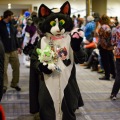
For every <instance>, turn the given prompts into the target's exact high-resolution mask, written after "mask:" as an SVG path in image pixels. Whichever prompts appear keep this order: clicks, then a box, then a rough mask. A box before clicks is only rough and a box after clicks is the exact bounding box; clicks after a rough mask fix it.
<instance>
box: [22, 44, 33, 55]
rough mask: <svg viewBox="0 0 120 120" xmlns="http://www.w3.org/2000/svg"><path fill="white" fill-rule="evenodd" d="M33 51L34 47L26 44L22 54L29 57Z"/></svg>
mask: <svg viewBox="0 0 120 120" xmlns="http://www.w3.org/2000/svg"><path fill="white" fill-rule="evenodd" d="M33 49H34V45H32V44H31V43H28V44H27V45H26V46H25V47H24V49H23V53H24V54H25V55H29V54H30V51H31V50H33Z"/></svg>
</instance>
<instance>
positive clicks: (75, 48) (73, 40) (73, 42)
mask: <svg viewBox="0 0 120 120" xmlns="http://www.w3.org/2000/svg"><path fill="white" fill-rule="evenodd" d="M76 34H77V33H76ZM82 41H83V38H82V37H79V38H73V37H72V36H71V47H72V49H73V51H75V52H77V51H79V50H80V45H81V43H82Z"/></svg>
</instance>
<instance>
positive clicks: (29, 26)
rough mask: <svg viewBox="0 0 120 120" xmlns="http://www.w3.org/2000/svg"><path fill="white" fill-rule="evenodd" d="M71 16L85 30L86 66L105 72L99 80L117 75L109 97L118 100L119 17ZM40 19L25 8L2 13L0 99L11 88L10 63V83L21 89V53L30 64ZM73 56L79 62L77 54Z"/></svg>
mask: <svg viewBox="0 0 120 120" xmlns="http://www.w3.org/2000/svg"><path fill="white" fill-rule="evenodd" d="M72 20H73V25H74V28H80V29H81V30H82V31H83V32H84V36H85V37H84V40H83V42H82V44H81V46H82V48H83V50H84V52H85V53H86V58H85V62H84V64H83V65H84V66H85V69H91V71H97V72H98V73H103V74H104V76H103V77H101V78H99V80H108V81H109V80H110V78H113V79H115V82H114V85H113V89H112V90H111V95H110V99H112V100H116V98H117V94H118V92H119V89H120V74H119V68H120V66H119V64H120V24H119V22H118V19H117V17H108V16H107V15H102V16H100V15H99V14H98V13H94V14H93V15H91V16H87V17H86V18H81V17H80V14H78V17H76V16H75V15H73V17H72ZM38 21H39V24H40V22H41V21H42V20H40V19H39V20H38V18H37V13H35V12H33V13H30V12H28V11H26V12H25V13H24V16H23V17H22V18H21V17H20V18H18V17H15V16H14V13H13V12H12V11H10V10H6V11H5V12H4V13H3V18H2V19H1V20H0V100H1V99H2V95H3V94H5V93H6V91H7V88H8V75H7V69H8V64H11V67H12V81H11V85H10V87H12V88H14V89H15V90H16V91H21V87H20V86H19V78H20V71H19V69H20V62H19V56H18V54H21V53H23V54H24V57H23V63H24V64H26V66H29V67H31V66H30V57H31V54H32V51H33V49H34V47H35V46H36V45H37V42H38V40H39V39H40V38H41V37H42V36H44V35H43V34H42V33H41V31H40V30H39V29H38ZM74 59H75V62H76V61H77V58H76V57H75V56H74ZM76 63H78V62H76ZM30 73H31V71H30ZM31 75H32V74H31ZM37 94H38V93H36V96H37ZM32 107H33V106H32ZM31 109H32V108H31Z"/></svg>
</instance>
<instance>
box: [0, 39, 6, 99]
mask: <svg viewBox="0 0 120 120" xmlns="http://www.w3.org/2000/svg"><path fill="white" fill-rule="evenodd" d="M4 54H5V51H4V47H3V44H2V42H1V38H0V101H1V99H2V96H3V74H4Z"/></svg>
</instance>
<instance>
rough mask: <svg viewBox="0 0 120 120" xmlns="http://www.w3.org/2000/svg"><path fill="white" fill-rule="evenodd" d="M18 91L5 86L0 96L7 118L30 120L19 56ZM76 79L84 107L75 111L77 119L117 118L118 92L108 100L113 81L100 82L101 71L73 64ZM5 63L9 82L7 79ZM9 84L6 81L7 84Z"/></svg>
mask: <svg viewBox="0 0 120 120" xmlns="http://www.w3.org/2000/svg"><path fill="white" fill-rule="evenodd" d="M20 62H21V63H20V87H21V88H22V91H21V92H16V91H15V90H14V89H12V88H10V87H9V88H8V91H7V92H6V94H4V96H3V99H2V105H3V107H4V110H5V113H6V116H7V120H33V117H32V116H31V115H29V80H28V79H29V68H26V67H25V66H24V65H23V64H22V55H20ZM76 70H77V80H78V84H79V87H80V91H81V94H82V97H83V100H84V104H85V105H84V107H82V108H80V109H79V110H77V111H76V116H77V120H120V94H118V99H117V100H116V101H111V100H110V99H109V96H110V93H111V89H112V85H113V82H114V80H113V79H111V81H100V80H98V78H99V77H100V76H101V74H98V73H97V72H91V71H90V70H88V69H84V66H80V65H78V64H77V65H76ZM11 73H12V71H11V68H10V66H9V70H8V75H9V82H10V80H11ZM9 85H10V83H9Z"/></svg>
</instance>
